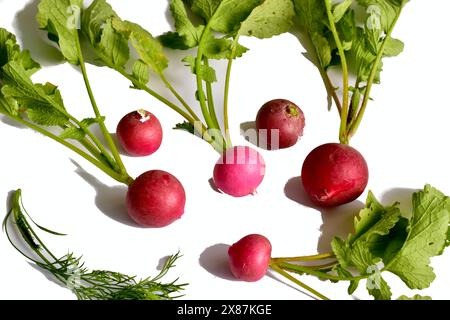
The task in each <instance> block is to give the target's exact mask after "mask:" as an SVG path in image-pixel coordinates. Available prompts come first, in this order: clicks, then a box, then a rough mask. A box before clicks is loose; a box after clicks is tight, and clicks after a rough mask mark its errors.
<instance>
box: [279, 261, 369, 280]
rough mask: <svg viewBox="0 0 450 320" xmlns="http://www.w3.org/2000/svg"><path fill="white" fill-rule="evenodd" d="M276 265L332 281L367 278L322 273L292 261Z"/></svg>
mask: <svg viewBox="0 0 450 320" xmlns="http://www.w3.org/2000/svg"><path fill="white" fill-rule="evenodd" d="M277 265H278V266H279V267H280V268H281V269H283V270H287V271H290V272H296V273H299V274H308V275H310V276H315V277H317V278H319V279H327V280H332V281H353V280H362V279H366V278H367V276H358V277H340V276H335V275H332V274H328V273H324V272H322V271H320V270H317V269H314V268H311V267H307V266H301V265H298V264H292V263H286V262H281V263H278V264H277Z"/></svg>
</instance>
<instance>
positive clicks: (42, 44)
mask: <svg viewBox="0 0 450 320" xmlns="http://www.w3.org/2000/svg"><path fill="white" fill-rule="evenodd" d="M38 4H39V1H37V0H33V1H31V2H29V3H28V4H27V5H26V6H25V7H24V8H23V9H22V10H21V11H19V12H18V13H17V14H16V17H15V22H14V27H15V28H16V30H17V37H18V38H20V39H21V40H22V42H23V47H24V48H25V49H28V50H32V51H31V56H32V57H33V58H34V59H36V60H37V62H39V63H40V64H42V65H44V66H49V65H54V64H58V63H61V62H63V57H62V55H61V53H60V52H59V50H58V49H57V48H55V47H53V46H52V45H50V40H47V41H43V39H46V36H45V33H44V32H42V31H40V30H39V24H38V23H37V21H36V14H37V12H38Z"/></svg>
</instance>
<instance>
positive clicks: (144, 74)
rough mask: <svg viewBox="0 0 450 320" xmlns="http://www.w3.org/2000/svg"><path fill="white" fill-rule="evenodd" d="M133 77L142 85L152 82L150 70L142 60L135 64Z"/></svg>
mask: <svg viewBox="0 0 450 320" xmlns="http://www.w3.org/2000/svg"><path fill="white" fill-rule="evenodd" d="M133 77H134V78H135V79H137V80H138V81H139V82H140V83H142V84H147V83H148V82H149V81H150V69H149V67H148V65H147V64H145V62H143V61H142V60H137V61H136V62H135V63H134V65H133Z"/></svg>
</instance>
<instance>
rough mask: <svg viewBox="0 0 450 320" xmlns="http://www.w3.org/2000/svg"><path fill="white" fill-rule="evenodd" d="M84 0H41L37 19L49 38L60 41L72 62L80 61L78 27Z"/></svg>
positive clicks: (67, 57) (66, 55)
mask: <svg viewBox="0 0 450 320" xmlns="http://www.w3.org/2000/svg"><path fill="white" fill-rule="evenodd" d="M82 5H83V1H82V0H41V1H40V2H39V6H38V14H37V16H36V19H37V21H38V23H39V26H40V28H41V29H43V30H46V31H47V32H48V35H49V39H50V40H53V41H55V42H56V43H58V45H59V48H60V50H61V53H62V54H63V56H64V58H65V59H66V60H67V61H69V62H70V63H71V64H75V65H76V64H78V63H79V56H78V51H77V47H78V41H79V40H78V28H79V24H80V14H81V10H82Z"/></svg>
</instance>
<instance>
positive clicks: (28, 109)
mask: <svg viewBox="0 0 450 320" xmlns="http://www.w3.org/2000/svg"><path fill="white" fill-rule="evenodd" d="M70 5H80V6H81V1H74V0H71V1H69V0H65V1H56V0H42V1H41V2H40V3H39V12H38V15H37V20H38V22H39V24H40V26H41V28H43V29H45V30H47V31H48V32H49V38H50V39H53V40H57V43H58V45H59V48H60V50H61V52H62V54H63V56H64V57H65V58H66V60H67V61H68V62H70V63H71V64H73V65H76V66H79V68H80V70H81V72H82V75H83V80H84V83H85V86H86V90H87V93H88V95H89V98H90V102H91V104H92V108H93V111H94V115H95V117H93V118H86V119H83V120H79V119H77V118H76V117H74V116H73V115H71V114H70V113H69V112H68V111H67V109H66V107H65V105H64V102H63V99H62V96H61V93H60V91H59V90H58V88H57V87H56V86H55V85H53V84H50V83H46V84H35V83H34V82H33V81H32V79H31V76H32V75H33V74H34V73H35V72H37V71H38V70H39V69H40V65H39V64H38V63H37V62H35V61H34V60H33V59H32V58H31V55H30V53H29V52H28V51H27V50H23V51H22V50H21V48H20V47H19V45H18V44H17V41H16V38H15V36H14V35H13V34H11V33H9V32H8V31H6V30H5V29H0V114H3V115H5V116H7V117H9V118H11V119H12V120H14V121H17V122H18V123H20V124H23V125H25V126H28V127H29V128H31V129H33V130H35V131H37V132H39V133H41V134H43V135H45V136H47V137H49V138H50V139H52V140H54V141H56V142H58V143H60V144H62V145H64V146H65V147H67V148H69V149H70V150H72V151H74V152H75V153H77V154H78V155H80V156H81V157H83V158H84V159H86V160H87V161H89V162H90V163H92V164H93V165H95V166H96V167H97V168H99V169H100V170H102V171H103V172H104V173H106V174H107V175H109V176H110V177H111V178H113V179H115V180H117V181H118V182H121V183H124V184H126V185H127V186H130V185H133V183H134V179H133V178H132V177H131V176H130V175H129V174H128V172H127V170H126V168H125V166H124V163H123V161H122V159H121V156H120V154H119V152H118V149H117V147H116V145H115V143H114V141H113V139H112V136H111V134H110V133H109V132H108V130H107V128H106V125H105V118H104V117H103V116H102V115H101V113H100V110H99V108H98V105H97V103H96V100H95V98H94V94H93V90H92V87H91V84H90V82H89V78H88V75H87V70H86V66H85V63H84V58H83V53H82V51H81V46H80V38H79V30H78V29H76V24H75V25H72V24H69V23H67V21H71V17H72V15H73V14H77V11H76V10H74V12H71V11H70V10H67V8H72V7H71V6H70ZM55 8H56V9H58V10H55ZM59 12H64V15H59V14H58V13H59ZM78 13H79V12H78ZM95 124H97V125H98V126H99V127H100V130H101V134H102V136H103V138H104V140H105V141H106V145H104V144H102V143H101V142H100V139H99V138H98V137H97V136H96V135H95V134H94V133H93V132H92V131H91V129H90V127H91V126H93V125H95ZM57 130H59V133H55V131H57ZM159 188H161V189H159ZM134 190H136V188H134ZM152 191H153V192H161V193H162V194H165V192H167V191H166V190H165V187H164V186H163V185H160V184H156V185H155V186H153V188H152ZM136 192H140V193H142V192H144V193H145V192H146V190H145V189H142V190H137V191H136ZM145 205H147V206H149V207H151V206H152V205H153V204H152V203H146V204H145ZM173 210H174V211H173V212H169V210H166V211H165V213H166V214H167V215H168V216H169V217H173V216H174V215H179V208H173ZM130 214H131V213H130ZM145 226H148V225H147V224H146V225H145Z"/></svg>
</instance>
